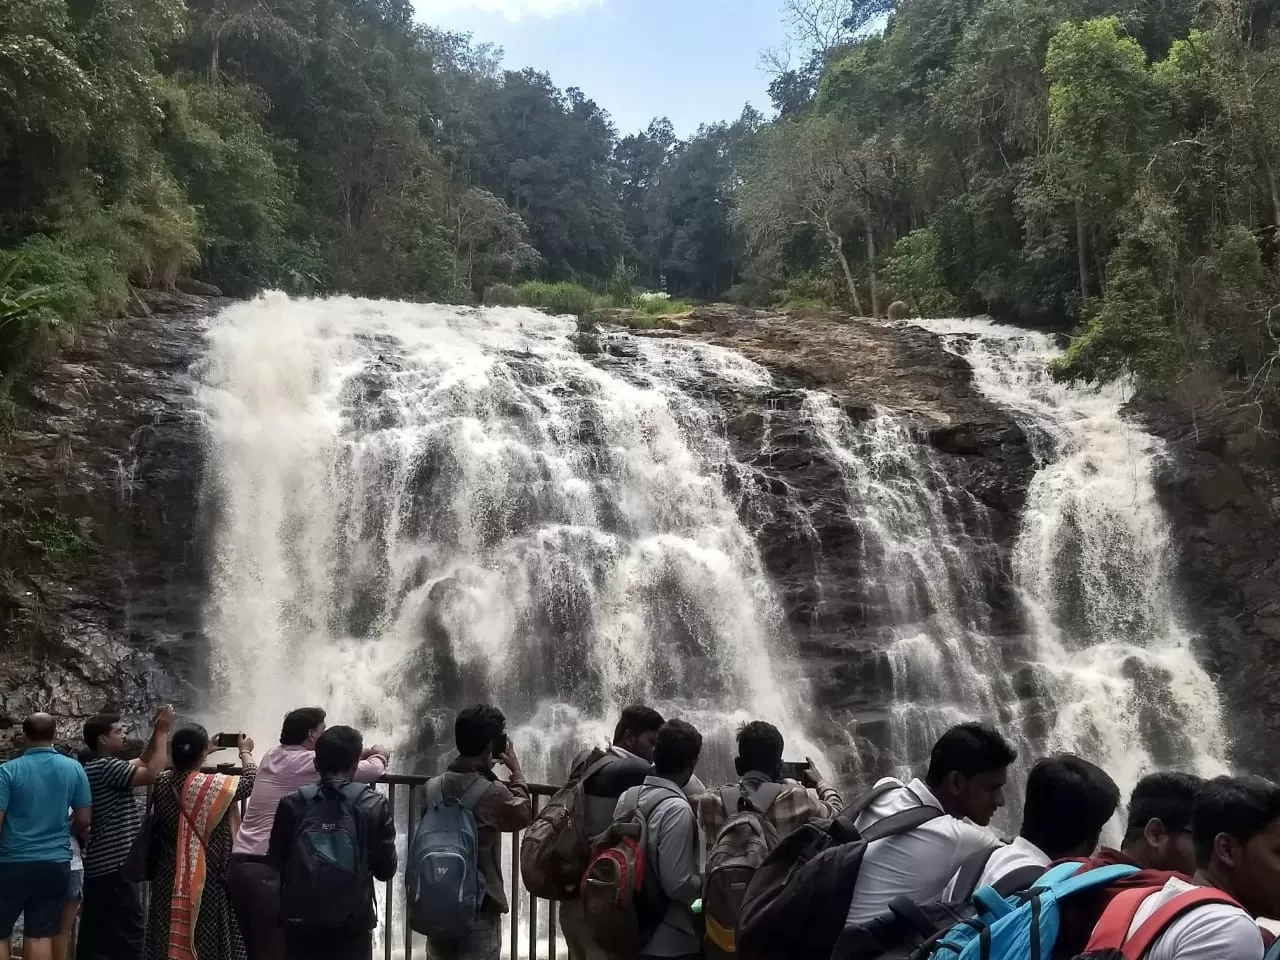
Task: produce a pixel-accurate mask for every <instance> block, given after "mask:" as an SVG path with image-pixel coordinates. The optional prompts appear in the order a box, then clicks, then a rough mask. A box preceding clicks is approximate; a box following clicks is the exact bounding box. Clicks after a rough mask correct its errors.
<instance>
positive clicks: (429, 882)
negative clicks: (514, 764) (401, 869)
mask: <svg viewBox="0 0 1280 960" xmlns="http://www.w3.org/2000/svg"><path fill="white" fill-rule="evenodd" d="M489 787H490V782H489V780H488V779H486V778H485V777H483V776H477V777H476V780H475V783H473V784H472V785H471V786H470V787H468V788H467V790H466V792H465V793H464V794H463V795H462V796H461V797H460V798H457V797H450V798H449V799H445V796H444V790H443V788H442V778H440V777H436V778H435V779H433V780H430V781H428V783H427V809H426V812H425V813H423V815H422V819H421V820H420V821H418V830H417V832H416V833H415V834H414V835H413V843H412V844H410V846H409V858H408V859H409V862H408V865H407V867H406V868H405V878H404V883H405V890H406V892H407V894H408V899H409V926H410V928H411V929H412V930H413V931H414V932H415V933H421V934H423V935H424V936H426V937H427V938H428V939H431V940H440V941H444V942H450V941H458V940H462V939H464V938H465V937H466V936H467V934H468V933H469V932H470V930H471V925H472V924H473V923H475V920H476V917H477V916H478V915H479V913H480V907H481V905H482V904H483V903H484V897H485V882H484V875H483V874H482V873H481V872H480V863H479V852H480V836H479V832H478V831H477V829H476V816H475V809H476V805H477V804H478V803H479V802H480V800H481V798H482V797H483V796H484V795H485V794H486V793H487V792H488V791H489Z"/></svg>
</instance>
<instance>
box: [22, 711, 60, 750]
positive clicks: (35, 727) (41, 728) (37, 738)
mask: <svg viewBox="0 0 1280 960" xmlns="http://www.w3.org/2000/svg"><path fill="white" fill-rule="evenodd" d="M22 733H23V736H25V737H26V738H27V739H28V740H30V741H31V742H32V743H53V738H54V737H56V736H57V735H58V722H57V721H56V720H54V719H53V717H51V716H49V714H47V713H33V714H32V715H31V716H29V717H27V719H25V720H23V721H22Z"/></svg>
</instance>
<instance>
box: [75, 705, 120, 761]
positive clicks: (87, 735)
mask: <svg viewBox="0 0 1280 960" xmlns="http://www.w3.org/2000/svg"><path fill="white" fill-rule="evenodd" d="M119 722H120V714H118V713H100V714H98V715H97V716H96V717H90V718H89V719H88V720H86V721H85V722H84V744H85V746H86V747H88V748H89V749H90V750H93V751H94V752H95V753H96V752H97V750H98V740H99V739H100V738H101V737H105V736H106V735H107V734H108V733H110V732H111V728H112V727H114V726H115V725H116V724H117V723H119Z"/></svg>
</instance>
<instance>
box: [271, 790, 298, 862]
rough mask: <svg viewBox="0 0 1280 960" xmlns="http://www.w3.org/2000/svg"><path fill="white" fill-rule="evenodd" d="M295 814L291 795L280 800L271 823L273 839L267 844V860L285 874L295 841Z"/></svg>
mask: <svg viewBox="0 0 1280 960" xmlns="http://www.w3.org/2000/svg"><path fill="white" fill-rule="evenodd" d="M293 830H294V815H293V804H292V803H291V802H290V798H289V797H285V798H284V799H283V800H281V801H280V806H278V807H277V808H276V818H275V820H274V821H273V822H272V824H271V840H270V843H269V844H268V846H267V860H268V862H269V863H270V864H271V866H272V867H273V868H274V869H275V871H276V873H280V874H283V873H284V867H285V862H286V861H287V860H288V859H289V846H290V844H292V843H293Z"/></svg>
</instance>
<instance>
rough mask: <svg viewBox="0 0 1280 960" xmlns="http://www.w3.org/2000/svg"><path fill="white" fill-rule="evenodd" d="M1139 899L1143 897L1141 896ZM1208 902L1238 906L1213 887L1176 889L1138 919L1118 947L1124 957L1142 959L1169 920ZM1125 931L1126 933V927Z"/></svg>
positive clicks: (1130, 959) (1231, 898)
mask: <svg viewBox="0 0 1280 960" xmlns="http://www.w3.org/2000/svg"><path fill="white" fill-rule="evenodd" d="M1146 892H1147V895H1148V896H1150V895H1151V894H1152V893H1154V892H1155V891H1152V890H1148V891H1146ZM1143 899H1146V898H1145V897H1144V898H1143ZM1210 903H1223V904H1227V905H1229V906H1233V907H1238V906H1240V904H1239V903H1237V902H1236V901H1235V899H1234V898H1233V897H1230V896H1228V895H1227V894H1225V893H1223V892H1222V891H1221V890H1218V889H1216V888H1214V887H1197V888H1196V889H1194V890H1187V891H1185V892H1183V893H1180V894H1178V895H1177V896H1176V897H1174V898H1173V899H1172V900H1170V901H1169V902H1168V903H1166V904H1164V905H1162V906H1161V907H1160V908H1159V909H1157V910H1156V912H1155V913H1153V914H1152V915H1151V916H1149V917H1148V918H1147V919H1146V920H1144V921H1143V922H1142V926H1140V927H1139V928H1138V929H1137V930H1135V931H1134V932H1133V936H1132V937H1130V938H1129V939H1128V940H1127V941H1126V942H1125V945H1124V947H1123V949H1122V950H1121V952H1122V953H1123V954H1124V958H1125V960H1142V957H1143V956H1144V955H1145V954H1146V952H1147V950H1148V949H1149V948H1150V947H1151V945H1152V944H1153V943H1155V941H1156V940H1157V939H1158V938H1159V937H1160V935H1161V934H1163V933H1164V932H1165V931H1166V930H1167V929H1168V928H1169V926H1170V924H1172V923H1173V922H1174V921H1175V920H1177V919H1179V918H1180V917H1182V916H1183V915H1184V914H1186V913H1189V912H1190V911H1192V910H1194V909H1196V908H1197V907H1202V906H1205V905H1207V904H1210ZM1135 913H1136V910H1135ZM1130 922H1131V923H1132V919H1130ZM1125 932H1126V933H1128V931H1127V930H1126V931H1125Z"/></svg>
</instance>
